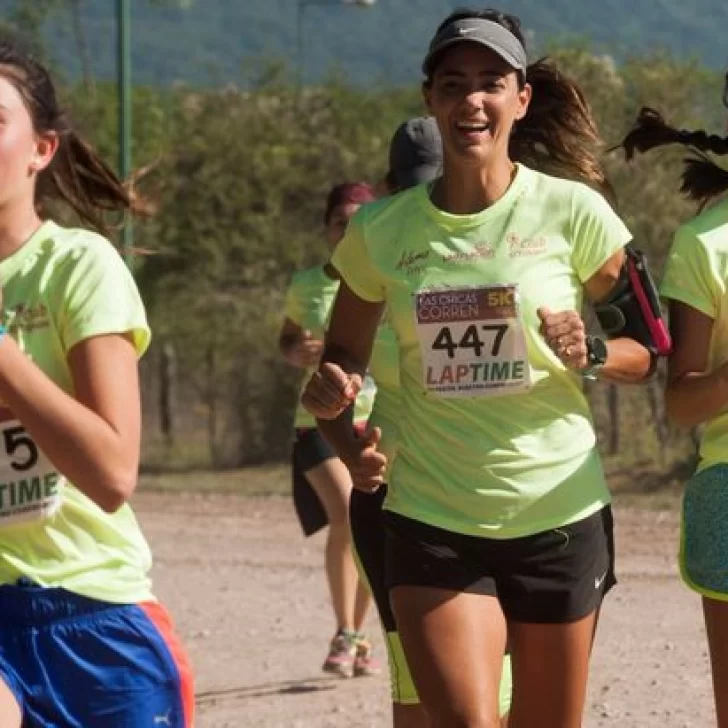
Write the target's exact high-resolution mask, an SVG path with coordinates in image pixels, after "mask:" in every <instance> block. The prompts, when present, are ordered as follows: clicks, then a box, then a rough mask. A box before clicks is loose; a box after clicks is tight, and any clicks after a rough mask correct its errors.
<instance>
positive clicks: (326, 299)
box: [285, 265, 375, 429]
mask: <svg viewBox="0 0 728 728" xmlns="http://www.w3.org/2000/svg"><path fill="white" fill-rule="evenodd" d="M338 290H339V280H338V279H335V278H331V277H330V276H329V275H327V274H326V271H325V270H324V266H321V265H317V266H316V267H314V268H308V269H306V270H302V271H297V272H296V273H294V274H293V278H292V279H291V284H290V286H289V288H288V293H287V296H286V309H285V315H286V318H289V319H290V320H291V321H292V322H293V323H294V324H296V325H297V326H300V327H301V329H303V330H304V331H310V332H311V335H312V336H313V337H314V339H318V340H320V341H323V339H324V336H325V335H326V327H327V326H328V322H329V316H330V315H331V309H332V308H333V305H334V299H335V298H336V293H337V291H338ZM314 371H315V368H313V369H310V370H309V371H307V372H306V375H305V376H304V378H303V383H302V387H303V386H305V384H306V382H307V381H308V379H309V377H310V376H311V374H312V373H313V372H314ZM374 391H375V390H374V385H373V383H372V381H371V379H369V378H365V381H364V386H363V387H362V390H361V392H360V393H359V396H358V397H357V400H356V404H355V409H354V421H355V422H356V423H360V422H365V421H366V420H367V418H368V417H369V413H370V412H371V409H372V402H373V400H374ZM294 426H295V427H296V428H297V429H298V428H301V429H303V428H311V427H316V419H315V418H314V417H313V415H311V414H309V413H308V412H307V411H306V409H305V408H304V407H303V405H302V404H301V398H300V396H299V398H298V406H297V407H296V416H295V421H294Z"/></svg>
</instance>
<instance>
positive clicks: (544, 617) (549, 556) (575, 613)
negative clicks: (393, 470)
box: [384, 506, 617, 624]
mask: <svg viewBox="0 0 728 728" xmlns="http://www.w3.org/2000/svg"><path fill="white" fill-rule="evenodd" d="M384 521H385V527H386V534H387V536H386V538H387V543H386V581H387V586H388V588H389V589H392V588H394V587H397V586H427V587H434V588H438V589H447V590H450V591H457V592H467V593H471V594H484V595H489V596H495V597H497V598H498V601H499V602H500V604H501V608H502V609H503V613H504V614H505V616H506V619H508V620H512V621H515V622H526V623H533V624H564V623H567V622H574V621H576V620H579V619H581V618H583V617H586V616H587V615H589V614H590V613H591V612H593V611H594V610H595V609H597V608H598V607H599V605H600V604H601V602H602V599H603V598H604V596H605V595H606V593H607V592H608V591H609V590H610V589H611V588H612V587H613V586H614V585H615V584H616V583H617V580H616V578H615V575H614V523H613V520H612V510H611V508H610V507H609V506H606V507H605V508H603V509H602V510H600V511H598V512H597V513H594V514H593V515H591V516H589V517H587V518H585V519H583V520H581V521H577V522H575V523H570V524H568V525H566V526H560V527H559V528H552V529H550V530H548V531H543V532H541V533H536V534H534V535H532V536H524V537H522V538H512V539H494V538H481V537H479V536H467V535H463V534H459V533H453V532H452V531H446V530H444V529H441V528H437V527H435V526H430V525H428V524H426V523H422V522H420V521H415V520H413V519H411V518H406V517H404V516H401V515H399V514H397V513H392V512H389V511H387V512H385V516H384Z"/></svg>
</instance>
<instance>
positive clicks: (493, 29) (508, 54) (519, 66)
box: [422, 18, 528, 76]
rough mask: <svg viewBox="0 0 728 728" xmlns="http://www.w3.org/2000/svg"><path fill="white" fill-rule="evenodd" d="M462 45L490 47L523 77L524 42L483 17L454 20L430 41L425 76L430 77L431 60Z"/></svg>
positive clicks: (424, 67) (425, 62)
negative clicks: (459, 44)
mask: <svg viewBox="0 0 728 728" xmlns="http://www.w3.org/2000/svg"><path fill="white" fill-rule="evenodd" d="M463 42H467V43H477V44H478V45H482V46H484V47H485V48H489V49H490V50H492V51H493V52H494V53H497V54H498V55H499V56H500V57H501V58H502V59H503V60H504V61H505V62H506V63H507V64H508V65H509V66H511V67H512V68H514V69H515V70H516V71H520V72H521V73H523V74H524V76H525V74H526V68H527V66H528V57H527V56H526V49H525V48H524V47H523V43H521V41H520V40H518V38H516V36H515V35H513V33H511V31H510V30H508V29H507V28H504V27H503V26H502V25H501V24H500V23H496V22H495V21H493V20H486V19H485V18H462V19H460V20H453V21H452V22H451V23H448V24H447V25H446V26H445V27H444V28H442V29H441V30H440V32H439V33H437V34H436V35H435V37H434V38H433V39H432V41H431V42H430V47H429V49H428V51H427V55H426V56H425V60H424V61H423V62H422V71H423V72H424V74H425V75H426V76H429V75H430V74H431V73H432V68H433V64H434V61H435V59H436V57H437V56H439V54H440V53H441V52H442V51H444V50H445V49H446V48H450V47H451V46H453V45H456V44H458V43H463Z"/></svg>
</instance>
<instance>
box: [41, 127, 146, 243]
mask: <svg viewBox="0 0 728 728" xmlns="http://www.w3.org/2000/svg"><path fill="white" fill-rule="evenodd" d="M50 199H59V200H62V201H63V202H65V203H66V204H67V205H68V206H69V207H70V208H71V209H72V210H73V211H74V212H75V213H76V214H77V215H78V216H79V218H80V219H81V220H82V221H83V222H84V223H86V224H87V225H89V226H90V227H91V228H93V229H94V230H96V231H97V232H100V233H102V234H104V235H108V234H109V233H110V231H111V228H110V226H109V223H108V221H107V220H106V219H105V213H108V212H124V211H129V212H133V213H137V214H142V215H144V214H149V213H150V212H151V208H150V206H149V204H148V203H146V202H145V201H144V200H143V199H141V198H140V197H139V196H138V195H137V194H136V193H135V191H134V189H133V185H132V184H130V185H128V186H126V185H124V184H123V183H122V182H121V181H120V180H119V179H118V177H117V176H116V174H115V173H114V171H113V170H112V169H111V168H110V167H109V166H108V165H107V164H106V163H105V162H104V161H103V160H102V159H101V157H99V155H98V154H97V153H96V152H95V151H94V149H93V148H92V147H91V146H90V145H89V144H88V143H87V142H85V141H84V140H83V139H82V138H81V137H80V136H79V135H78V134H77V133H76V132H75V131H73V130H71V129H66V130H64V131H62V132H61V133H60V143H59V146H58V150H57V151H56V155H55V157H54V159H53V161H52V162H51V164H50V165H49V166H48V168H47V169H45V170H43V171H42V172H41V173H40V174H39V176H38V187H37V191H36V200H37V203H38V204H39V205H40V206H42V205H43V203H44V202H46V201H47V200H50Z"/></svg>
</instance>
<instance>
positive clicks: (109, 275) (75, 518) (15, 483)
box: [0, 221, 152, 603]
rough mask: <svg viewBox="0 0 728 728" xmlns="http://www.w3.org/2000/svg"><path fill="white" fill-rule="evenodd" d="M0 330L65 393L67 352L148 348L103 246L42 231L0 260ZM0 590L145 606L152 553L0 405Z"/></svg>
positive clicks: (124, 516) (125, 282)
mask: <svg viewBox="0 0 728 728" xmlns="http://www.w3.org/2000/svg"><path fill="white" fill-rule="evenodd" d="M0 280H1V281H2V296H3V301H2V304H3V323H4V325H5V327H6V328H7V330H8V332H9V333H8V334H7V335H9V336H12V337H13V338H14V339H15V341H16V342H17V343H18V345H19V347H20V348H21V349H22V350H23V352H24V353H25V354H26V355H27V356H28V357H29V358H30V359H31V360H32V361H33V362H34V363H35V364H36V365H37V366H38V367H39V368H40V369H41V370H42V371H43V372H44V373H45V374H46V375H47V376H48V377H49V378H50V379H51V380H53V382H55V384H57V385H58V386H59V387H60V388H61V389H63V390H64V391H65V392H67V393H69V394H71V395H72V394H73V381H72V376H71V371H70V369H69V366H68V353H69V351H70V350H71V349H72V348H73V347H74V346H75V345H76V344H78V343H79V342H81V341H83V340H85V339H88V338H90V337H93V336H99V335H103V334H126V333H128V334H130V335H131V336H132V338H133V342H134V346H135V348H136V350H137V353H138V354H139V355H141V354H142V353H143V352H144V351H145V349H146V348H147V346H148V344H149V339H150V333H149V328H148V326H147V321H146V315H145V312H144V307H143V305H142V302H141V299H140V297H139V293H138V291H137V288H136V285H135V283H134V280H133V279H132V277H131V275H130V273H129V271H128V270H127V268H126V266H125V265H124V263H123V261H122V259H121V257H120V256H119V254H118V253H117V252H116V250H115V249H114V248H113V246H112V245H111V243H110V242H109V241H108V240H106V239H104V238H102V237H101V236H99V235H96V234H94V233H91V232H88V231H86V230H74V229H66V228H61V227H59V226H58V225H56V224H55V223H53V222H51V221H47V222H45V223H43V225H41V227H40V228H39V229H38V230H37V231H36V233H35V234H34V235H33V236H32V237H31V238H30V240H28V242H26V243H25V245H23V247H22V248H20V249H19V250H18V251H17V252H15V253H14V254H13V255H11V256H10V257H9V258H6V259H5V260H3V261H1V262H0ZM0 431H2V452H1V453H0V583H2V584H13V583H16V582H17V581H18V579H20V578H21V577H25V578H28V579H30V580H31V581H33V582H35V583H37V584H39V585H40V586H44V587H63V588H64V589H67V590H69V591H71V592H75V593H77V594H82V595H84V596H88V597H91V598H95V599H100V600H105V601H109V602H115V603H135V602H140V601H144V600H148V599H151V598H152V595H151V592H150V581H149V577H148V572H149V569H150V568H151V554H150V551H149V547H148V546H147V543H146V541H145V539H144V537H143V536H142V533H141V531H140V529H139V526H138V524H137V521H136V519H135V517H134V514H133V512H132V510H131V508H130V507H129V506H128V505H124V506H122V507H121V508H120V509H119V510H118V511H116V512H115V513H113V514H111V513H106V512H104V511H103V510H102V509H101V508H99V507H98V506H97V505H96V504H95V503H93V501H91V500H90V499H89V498H87V497H86V496H85V495H84V494H83V493H82V492H81V491H80V490H78V489H77V488H75V487H74V486H73V484H72V483H69V482H68V481H67V480H66V479H65V478H64V476H63V475H62V474H61V473H59V472H58V470H57V468H56V467H55V466H54V465H53V464H52V463H51V462H50V461H49V460H48V458H47V457H46V456H45V454H44V453H43V452H42V451H41V450H40V449H39V447H38V446H37V444H36V443H35V442H34V441H33V438H32V437H31V435H30V434H29V433H28V432H27V431H26V430H25V429H24V428H23V425H22V424H21V423H20V422H19V421H18V420H17V418H16V417H15V415H14V414H13V413H12V412H11V411H10V410H9V409H8V408H7V407H6V406H4V405H3V404H2V403H0Z"/></svg>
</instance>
